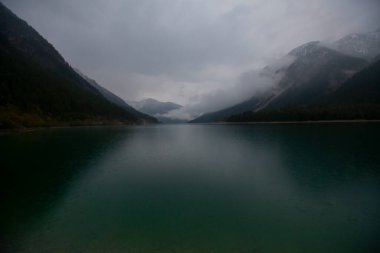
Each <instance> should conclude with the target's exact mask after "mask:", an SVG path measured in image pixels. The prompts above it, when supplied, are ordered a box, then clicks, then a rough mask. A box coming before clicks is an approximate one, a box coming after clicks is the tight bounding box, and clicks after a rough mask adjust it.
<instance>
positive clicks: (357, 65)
mask: <svg viewBox="0 0 380 253" xmlns="http://www.w3.org/2000/svg"><path fill="white" fill-rule="evenodd" d="M288 56H292V57H295V60H294V61H293V63H291V64H290V65H289V66H288V67H287V68H286V69H284V70H281V71H283V76H282V78H281V79H280V81H279V82H278V83H277V84H275V85H274V87H272V88H270V89H269V90H268V91H266V92H264V93H260V94H257V95H255V96H253V97H251V98H250V99H248V100H247V101H244V102H242V103H240V104H237V105H235V106H232V107H229V108H226V109H224V110H220V111H217V112H214V113H209V114H205V115H203V116H201V117H199V118H197V119H195V120H193V121H192V122H194V123H202V122H215V121H225V120H227V119H228V118H230V117H231V116H233V115H235V114H241V113H243V112H247V111H249V112H260V111H263V110H279V109H284V108H294V107H306V106H310V105H313V104H317V103H318V102H319V101H321V100H323V99H324V98H326V97H327V96H329V94H331V93H333V92H335V91H336V90H338V89H339V88H340V86H341V85H342V84H343V83H344V81H346V80H347V79H349V78H350V77H351V76H352V75H353V74H354V73H356V72H358V71H359V70H361V69H362V68H364V67H365V66H366V65H367V64H368V62H367V61H366V60H364V59H361V58H357V57H353V56H349V55H345V54H343V53H341V52H338V51H336V50H333V49H331V48H329V47H327V46H325V45H324V44H322V43H320V42H317V41H315V42H310V43H306V44H304V45H302V46H300V47H297V48H295V49H293V50H292V51H291V52H290V53H289V54H288ZM267 68H268V67H267ZM264 70H265V69H264Z"/></svg>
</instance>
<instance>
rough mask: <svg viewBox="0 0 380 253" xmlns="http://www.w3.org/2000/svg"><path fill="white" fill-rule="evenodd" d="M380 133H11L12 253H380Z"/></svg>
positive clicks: (6, 248) (167, 128) (4, 243)
mask: <svg viewBox="0 0 380 253" xmlns="http://www.w3.org/2000/svg"><path fill="white" fill-rule="evenodd" d="M379 130H380V125H379V124H375V123H373V124H365V123H361V124H353V123H350V124H305V125H297V124H294V125H162V126H141V127H93V128H72V129H54V130H53V129H52V130H42V131H35V132H30V133H22V134H10V135H2V136H0V165H1V188H2V195H3V197H2V200H1V201H2V205H1V228H0V229H1V233H0V236H1V249H0V251H1V252H12V253H13V252H15V253H17V252H260V253H267V252H268V253H273V252H282V253H284V252H292V253H294V252H302V253H303V252H308V253H312V252H324V253H328V252H333V253H338V252H344V253H350V252H358V253H359V252H360V253H363V252H380V247H379V246H380V240H379V239H380V131H379Z"/></svg>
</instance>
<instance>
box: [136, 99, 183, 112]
mask: <svg viewBox="0 0 380 253" xmlns="http://www.w3.org/2000/svg"><path fill="white" fill-rule="evenodd" d="M131 105H132V106H133V107H134V108H135V109H136V110H139V111H141V112H143V113H146V114H149V115H152V116H155V115H163V114H166V113H168V112H170V111H173V110H178V109H181V108H182V105H179V104H176V103H172V102H160V101H158V100H155V99H153V98H148V99H144V100H141V101H138V102H131Z"/></svg>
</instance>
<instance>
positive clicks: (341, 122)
mask: <svg viewBox="0 0 380 253" xmlns="http://www.w3.org/2000/svg"><path fill="white" fill-rule="evenodd" d="M343 123H380V120H359V119H358V120H304V121H302V120H298V121H250V122H212V123H189V124H196V125H291V124H343Z"/></svg>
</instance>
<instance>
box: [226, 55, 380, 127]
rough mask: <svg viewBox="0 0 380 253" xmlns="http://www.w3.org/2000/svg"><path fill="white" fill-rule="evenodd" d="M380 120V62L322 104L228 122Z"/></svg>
mask: <svg viewBox="0 0 380 253" xmlns="http://www.w3.org/2000/svg"><path fill="white" fill-rule="evenodd" d="M353 119H361V120H374V119H376V120H379V119H380V60H376V61H375V62H373V63H372V64H370V65H369V66H368V67H366V68H365V69H364V70H362V71H360V72H358V73H356V74H355V75H354V76H352V77H351V78H350V79H348V80H347V81H346V82H344V83H343V84H342V85H341V87H340V88H339V89H337V90H336V91H335V92H333V93H330V94H329V95H328V96H326V97H325V98H324V99H322V100H320V101H319V103H316V104H313V105H310V106H306V107H292V108H281V109H277V110H263V111H259V112H252V111H246V112H244V113H240V114H235V115H232V116H230V117H229V118H227V119H226V121H228V122H253V121H284V120H285V121H295V120H296V121H301V120H302V121H305V120H353Z"/></svg>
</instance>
